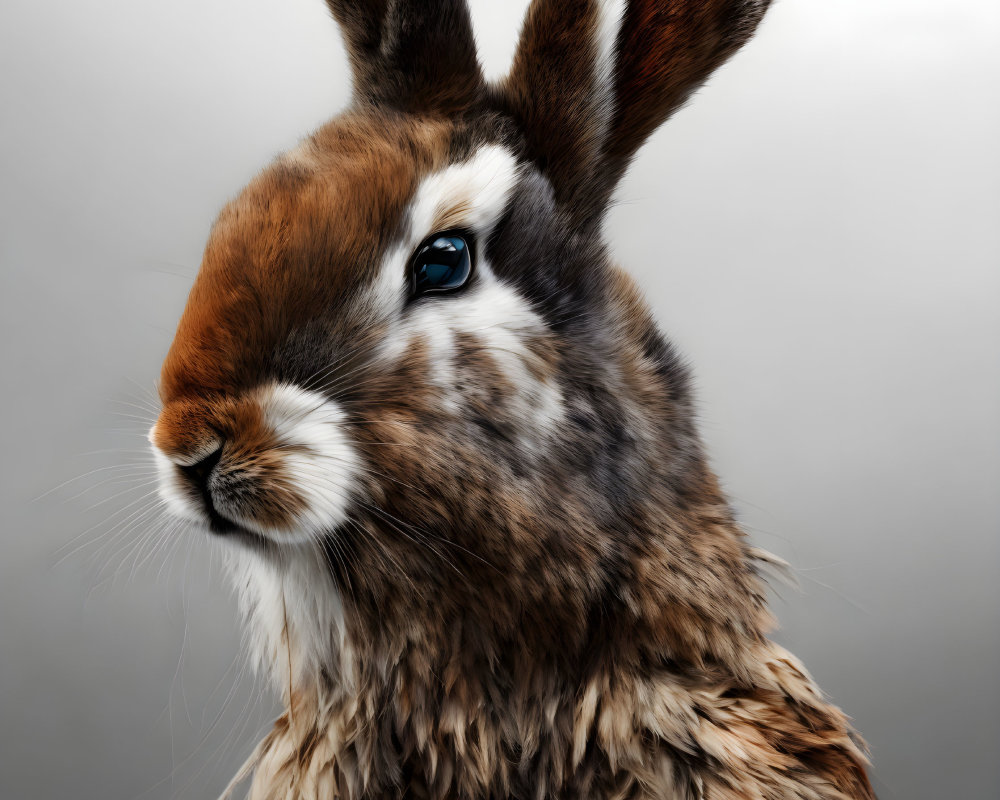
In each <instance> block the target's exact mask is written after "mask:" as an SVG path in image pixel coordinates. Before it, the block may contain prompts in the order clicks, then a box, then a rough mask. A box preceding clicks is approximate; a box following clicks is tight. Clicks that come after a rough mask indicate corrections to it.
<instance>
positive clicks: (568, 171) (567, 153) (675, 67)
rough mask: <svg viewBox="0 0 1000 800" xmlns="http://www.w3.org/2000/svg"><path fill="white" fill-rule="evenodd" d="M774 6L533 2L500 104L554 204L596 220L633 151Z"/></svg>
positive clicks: (648, 0)
mask: <svg viewBox="0 0 1000 800" xmlns="http://www.w3.org/2000/svg"><path fill="white" fill-rule="evenodd" d="M768 5H770V0H533V2H532V4H531V6H530V8H529V9H528V15H527V18H526V20H525V23H524V28H523V30H522V32H521V41H520V44H519V45H518V50H517V53H516V54H515V56H514V64H513V67H512V68H511V72H510V74H509V75H508V77H507V79H506V80H505V81H504V82H503V83H502V84H501V85H500V87H499V97H500V103H501V104H502V105H503V106H504V107H505V110H506V111H507V112H508V113H510V114H511V115H512V116H514V117H515V119H517V120H518V122H519V123H520V125H521V127H522V129H523V131H524V133H525V136H526V137H527V140H528V147H529V150H530V151H531V155H532V156H533V157H534V158H535V160H536V162H537V163H538V164H539V165H540V166H541V167H542V169H543V170H544V171H545V172H546V174H547V175H548V177H549V179H550V180H551V181H552V184H553V187H554V189H555V193H556V197H557V199H558V200H559V202H560V203H561V204H562V205H563V206H564V207H565V208H566V210H567V211H568V212H569V213H570V214H572V215H573V216H574V217H576V219H577V220H578V222H579V223H580V224H583V225H587V224H590V223H593V222H596V221H598V220H600V218H601V217H602V215H603V213H604V211H605V207H606V205H607V202H608V200H609V199H610V197H611V193H612V192H613V191H614V188H615V185H616V184H617V183H618V181H619V179H620V178H621V176H622V174H623V173H624V171H625V169H626V167H627V166H628V164H629V162H630V161H631V159H632V157H633V156H634V155H635V152H636V150H638V149H639V146H640V145H641V144H642V143H643V142H644V141H645V140H646V138H647V137H648V136H649V135H650V134H651V133H652V132H653V131H654V130H655V129H656V127H657V126H658V125H660V124H661V123H662V122H663V121H664V120H666V118H667V117H669V116H670V114H671V113H672V112H673V111H675V110H676V109H677V108H678V107H679V106H680V105H682V104H683V103H684V101H685V100H686V99H687V98H688V96H689V95H690V94H691V92H693V91H694V90H695V89H697V88H698V87H699V86H700V85H701V84H702V83H703V82H704V81H705V79H706V78H708V76H709V75H710V74H711V73H712V72H713V71H714V70H715V69H716V67H718V66H719V65H721V64H722V63H723V62H724V61H725V60H726V59H727V58H728V57H729V56H730V55H732V54H733V53H734V52H735V51H736V50H737V49H738V48H739V47H740V45H742V44H743V43H744V42H745V41H746V40H747V39H748V38H750V35H751V34H752V33H753V31H754V29H755V28H756V27H757V24H758V23H759V22H760V20H761V18H762V17H763V15H764V12H765V11H766V10H767V7H768Z"/></svg>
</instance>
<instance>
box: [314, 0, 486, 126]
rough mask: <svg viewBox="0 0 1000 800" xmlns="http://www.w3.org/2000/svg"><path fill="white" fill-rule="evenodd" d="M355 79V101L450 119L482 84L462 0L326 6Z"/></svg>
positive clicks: (334, 0) (355, 1)
mask: <svg viewBox="0 0 1000 800" xmlns="http://www.w3.org/2000/svg"><path fill="white" fill-rule="evenodd" d="M327 5H328V6H329V8H330V11H331V12H332V13H333V16H334V18H335V19H336V20H337V22H338V24H339V25H340V29H341V31H342V33H343V36H344V44H345V46H346V48H347V53H348V58H349V59H350V62H351V69H352V72H353V75H354V101H355V102H356V103H360V104H367V105H375V106H380V107H388V108H393V109H396V110H399V111H404V112H408V113H414V114H444V115H453V114H458V113H461V112H463V111H466V110H468V109H470V108H471V107H472V106H473V105H475V104H476V103H477V102H479V100H480V99H481V97H482V94H483V90H484V81H483V75H482V70H481V68H480V66H479V60H478V58H477V55H476V44H475V39H474V37H473V34H472V23H471V21H470V19H469V10H468V7H467V6H466V3H465V0H327Z"/></svg>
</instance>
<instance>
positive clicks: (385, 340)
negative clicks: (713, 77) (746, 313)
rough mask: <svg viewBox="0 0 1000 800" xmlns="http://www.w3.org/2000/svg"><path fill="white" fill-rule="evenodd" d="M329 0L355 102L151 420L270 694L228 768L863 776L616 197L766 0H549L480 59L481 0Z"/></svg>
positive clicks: (279, 202)
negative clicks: (621, 231) (486, 66)
mask: <svg viewBox="0 0 1000 800" xmlns="http://www.w3.org/2000/svg"><path fill="white" fill-rule="evenodd" d="M328 5H329V8H330V10H331V12H332V15H333V17H334V18H335V20H336V21H337V23H338V24H339V27H340V30H341V32H342V34H343V38H344V42H345V44H346V49H347V54H348V57H349V59H350V62H351V67H352V70H353V76H354V97H353V100H352V103H351V105H350V107H349V108H348V109H347V110H346V111H344V112H343V113H342V114H341V115H340V116H338V117H337V118H335V119H334V120H333V121H331V122H330V123H328V124H326V125H325V126H323V127H322V128H320V129H319V130H318V131H316V132H315V133H314V134H312V135H311V136H309V137H308V138H306V139H305V140H303V141H302V143H301V144H300V145H299V146H298V147H296V148H295V149H294V150H292V151H290V152H288V153H286V154H284V155H282V156H281V157H279V158H278V159H277V160H276V161H275V162H274V163H273V164H271V165H270V166H269V167H267V168H266V169H265V170H264V171H263V172H262V173H261V174H260V175H259V176H258V177H256V178H255V179H254V180H253V181H252V182H251V183H250V185H249V186H248V187H247V188H246V189H245V190H244V191H243V192H242V193H241V194H240V195H239V196H238V197H237V198H236V199H235V200H233V201H232V202H231V203H230V204H229V205H228V206H227V207H226V208H225V209H224V210H223V212H222V214H221V215H220V217H219V219H218V221H217V222H216V224H215V226H214V228H213V230H212V234H211V237H210V240H209V242H208V246H207V248H206V251H205V256H204V261H203V263H202V267H201V271H200V273H199V275H198V277H197V279H196V282H195V284H194V287H193V288H192V291H191V295H190V298H189V300H188V305H187V308H186V309H185V311H184V314H183V316H182V318H181V321H180V323H179V326H178V330H177V334H176V337H175V340H174V343H173V345H172V347H171V349H170V351H169V353H168V355H167V358H166V361H165V363H164V366H163V371H162V376H161V382H160V395H161V399H162V402H163V409H162V413H161V415H160V417H159V419H158V420H157V423H156V425H155V426H154V427H153V429H152V431H151V432H150V440H151V442H152V446H153V452H154V456H155V458H156V461H157V465H158V469H159V473H160V494H161V497H162V499H163V501H164V502H165V504H166V505H167V507H168V508H169V511H170V513H172V514H175V515H177V516H178V517H181V518H184V519H187V520H189V521H190V522H191V523H192V524H193V525H196V526H200V527H203V528H206V529H207V531H209V532H210V533H209V532H207V533H206V535H210V536H212V537H213V538H215V539H217V540H218V542H219V544H220V545H222V546H223V547H224V549H225V551H226V553H227V560H228V566H229V569H230V572H231V574H232V578H233V581H234V583H235V585H236V587H237V590H238V593H239V597H240V602H241V606H242V610H243V614H244V616H245V618H246V620H245V622H246V624H247V626H248V631H249V633H250V636H249V639H250V643H251V646H252V649H253V652H254V654H255V656H256V657H257V658H258V659H259V662H260V664H261V666H262V668H263V669H264V670H266V671H267V672H268V673H269V674H270V675H272V676H273V678H274V684H275V686H276V687H277V688H278V690H279V691H280V692H281V694H282V697H283V699H284V702H285V706H286V710H285V713H284V714H283V715H282V716H281V718H280V719H279V720H278V721H277V722H276V724H275V726H274V728H273V730H271V732H270V733H269V734H268V735H267V736H266V738H265V739H264V740H263V741H262V742H261V743H260V745H259V746H258V747H257V749H256V750H255V752H254V753H253V754H252V756H251V757H250V758H249V760H248V761H247V765H246V767H245V769H244V770H243V771H242V772H241V773H240V774H239V775H237V776H236V778H235V779H234V782H233V785H232V786H231V787H230V790H229V791H228V792H227V794H229V795H232V794H235V793H236V792H238V791H241V790H242V789H243V783H244V782H246V783H247V784H248V785H249V793H250V797H251V798H253V799H254V800H278V799H279V798H280V799H281V800H293V799H297V798H302V799H305V798H317V799H319V798H324V799H325V798H341V799H342V800H365V799H366V798H372V799H373V800H374V799H375V798H378V799H380V800H381V799H385V800H392V799H399V800H402V799H403V798H414V799H416V798H426V799H427V800H487V799H489V800H500V799H501V798H511V800H515V799H516V800H543V799H544V798H561V799H564V800H571V799H575V798H649V799H652V798H662V799H663V800H728V799H731V800H736V799H737V798H739V799H740V800H746V799H747V798H759V799H760V800H765V799H766V800H778V799H779V798H782V799H784V798H799V799H800V800H819V799H820V798H822V799H823V800H833V799H834V798H839V799H843V798H870V797H873V794H872V790H871V788H870V786H869V783H868V779H867V777H866V774H865V763H866V761H865V756H864V754H863V748H862V745H861V744H860V740H858V739H857V738H856V737H855V736H854V734H853V732H852V731H851V729H850V727H849V725H848V723H847V721H846V719H845V717H844V716H843V714H842V713H841V712H840V711H839V710H838V709H836V708H835V707H834V706H832V705H830V704H829V703H828V702H827V701H826V700H825V699H824V698H823V696H822V694H821V693H820V691H819V690H818V688H817V687H816V686H815V684H814V683H813V682H812V680H811V679H810V677H809V676H808V674H807V673H806V672H805V670H804V668H803V667H802V666H801V665H800V664H799V663H798V662H797V661H796V660H795V659H794V658H793V657H792V656H791V655H789V654H788V653H786V652H785V651H783V650H782V649H781V648H780V647H778V646H777V645H775V644H774V643H772V642H771V641H769V640H768V639H767V637H766V634H767V631H768V629H769V626H770V620H769V616H768V612H767V610H766V608H765V589H764V585H763V581H762V578H761V576H760V573H761V569H762V568H763V567H765V566H767V565H768V564H769V563H772V564H773V560H772V559H770V558H769V557H768V556H767V555H766V554H764V553H761V552H758V551H756V550H754V549H753V548H751V547H750V546H749V544H748V543H747V541H746V540H745V538H744V536H743V534H742V532H741V531H740V530H739V528H738V527H737V525H736V524H735V523H734V521H733V518H732V514H731V512H730V509H729V506H728V504H727V502H726V500H725V498H724V497H723V495H722V493H721V492H720V489H719V487H718V484H717V481H716V479H715V477H714V476H713V474H712V473H711V471H710V469H709V468H708V466H707V462H706V458H705V456H704V454H703V451H702V447H701V444H700V440H699V437H698V433H697V430H696V427H695V422H694V413H693V401H692V398H691V396H690V391H689V381H688V376H687V370H686V368H685V367H684V365H683V364H682V362H681V361H680V360H679V358H678V356H677V355H676V354H675V352H674V351H673V350H672V348H671V347H670V345H669V344H668V343H667V342H666V340H665V339H664V338H663V336H662V335H661V334H660V332H659V331H658V329H657V327H656V325H655V323H654V321H653V320H652V318H651V316H650V314H649V311H648V310H647V308H646V306H645V304H644V302H643V300H642V298H641V297H640V296H639V293H638V292H637V290H636V288H635V286H634V284H633V283H632V281H631V280H630V279H629V278H628V277H627V275H626V274H625V273H624V272H623V271H622V270H621V269H620V268H619V267H618V266H617V265H616V264H615V263H614V259H613V258H612V253H613V247H612V246H609V244H607V243H606V242H605V239H604V234H603V231H602V220H603V217H604V215H605V211H606V208H607V205H608V202H609V199H610V197H611V195H612V193H613V191H614V189H615V186H616V184H617V182H618V180H619V179H620V178H621V176H622V174H623V173H624V171H625V170H626V168H627V166H628V164H629V162H630V161H631V159H632V157H633V156H634V154H635V153H636V151H637V149H638V148H639V146H640V145H641V144H642V142H643V141H644V140H645V139H646V138H647V137H648V135H649V134H650V133H651V132H652V131H653V130H654V129H655V128H656V127H657V126H658V125H659V124H660V123H662V122H663V121H664V120H665V119H666V118H667V117H668V116H669V115H670V114H671V113H672V112H673V111H674V110H675V109H677V108H678V107H679V106H680V105H681V104H682V103H684V102H685V101H686V100H687V99H688V97H689V95H690V94H691V93H692V92H693V91H694V90H695V89H696V88H697V87H698V86H699V85H700V84H701V83H702V82H703V81H704V80H705V79H706V78H707V77H708V75H709V74H710V73H711V72H712V71H713V70H714V69H715V68H716V67H717V66H719V65H720V64H721V63H723V62H724V61H725V60H726V59H727V58H728V57H729V56H730V55H731V54H732V53H733V52H735V51H736V50H737V49H738V48H739V46H740V45H741V44H742V43H743V42H744V41H746V40H747V39H748V38H749V37H750V35H751V34H752V32H753V30H754V29H755V27H756V25H757V24H758V22H759V21H760V19H761V18H762V17H763V15H764V12H765V11H766V7H767V5H768V3H767V2H766V0H700V1H696V0H661V1H660V2H656V1H654V0H591V1H589V2H588V1H585V0H579V1H578V2H577V1H576V0H534V2H533V3H532V4H531V6H530V8H529V10H528V15H527V18H526V20H525V23H524V26H523V29H522V33H521V39H520V43H519V45H518V48H517V51H516V54H515V57H514V62H513V65H512V67H511V70H510V72H509V74H508V75H507V76H506V77H505V78H504V79H503V80H501V81H499V82H496V83H490V82H487V81H486V80H485V79H484V78H483V75H482V73H481V70H480V67H479V63H478V60H477V56H476V50H475V44H474V40H473V37H472V32H471V28H470V24H469V16H468V11H467V9H466V8H465V5H464V3H463V2H460V1H459V0H450V1H449V0H426V1H425V2H416V0H328ZM664 227H665V228H668V227H669V221H666V222H665V224H664ZM657 235H661V232H659V231H651V232H650V236H653V237H655V236H657ZM663 249H664V262H665V264H669V261H670V258H669V246H668V243H667V242H666V241H664V244H663ZM694 266H696V265H691V266H689V267H687V268H692V267H694ZM675 268H680V267H677V266H664V267H663V269H675Z"/></svg>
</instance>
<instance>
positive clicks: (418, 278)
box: [410, 233, 472, 297]
mask: <svg viewBox="0 0 1000 800" xmlns="http://www.w3.org/2000/svg"><path fill="white" fill-rule="evenodd" d="M471 275H472V252H471V248H470V246H469V242H468V241H466V237H465V236H463V235H461V234H458V233H436V234H434V235H433V236H431V237H430V238H429V239H427V240H426V241H425V242H424V243H423V244H422V245H420V247H418V248H417V252H416V254H415V255H414V256H413V263H412V265H411V267H410V295H411V296H412V297H418V296H420V295H423V294H431V293H436V292H452V291H454V290H455V289H459V288H461V287H462V286H464V285H465V284H466V282H467V281H468V280H469V277H470V276H471Z"/></svg>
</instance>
